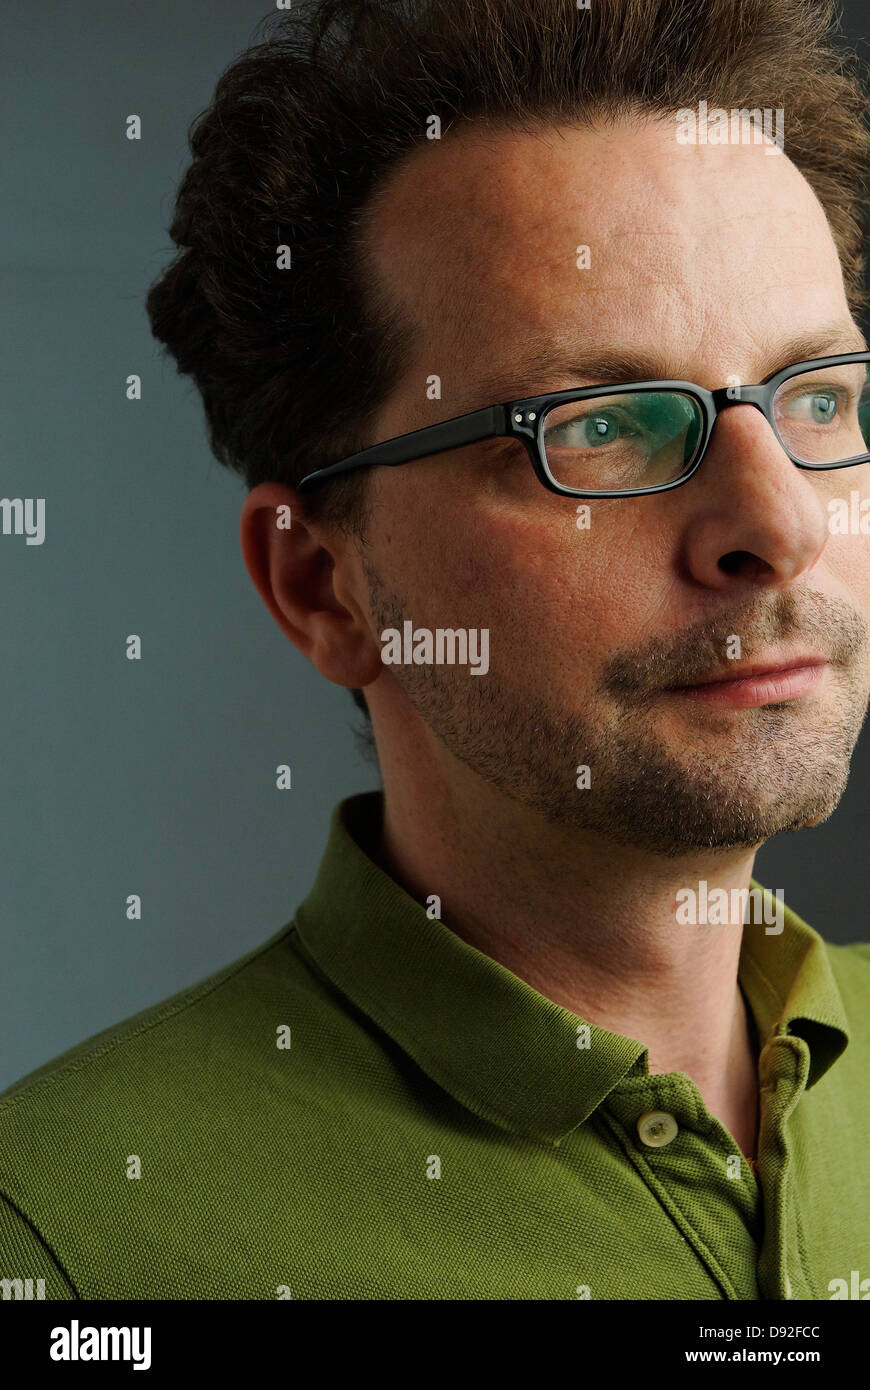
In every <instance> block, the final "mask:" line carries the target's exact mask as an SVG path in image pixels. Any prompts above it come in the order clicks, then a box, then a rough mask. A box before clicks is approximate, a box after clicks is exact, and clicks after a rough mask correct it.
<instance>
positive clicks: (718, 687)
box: [665, 654, 828, 709]
mask: <svg viewBox="0 0 870 1390" xmlns="http://www.w3.org/2000/svg"><path fill="white" fill-rule="evenodd" d="M827 666H828V663H827V661H826V660H825V659H824V657H821V656H817V655H815V654H808V655H804V656H798V657H793V658H791V659H787V660H781V661H778V662H776V661H774V662H770V661H769V662H757V663H755V664H754V665H750V664H747V665H743V666H741V665H737V666H732V667H731V669H730V670H729V671H728V672H727V674H726V673H725V672H717V673H715V674H714V675H712V676H705V677H704V679H703V680H700V681H698V682H696V683H695V684H694V685H675V686H669V687H667V688H666V690H665V693H666V694H668V695H676V696H682V697H683V698H684V699H688V700H695V701H698V702H700V703H702V704H709V705H730V706H732V707H733V708H735V709H749V708H751V707H753V706H758V705H773V704H780V703H782V702H783V701H785V700H797V699H799V698H800V696H802V695H807V694H809V693H810V691H812V690H814V689H815V688H816V687H817V686H818V685H819V684H820V682H821V680H822V678H823V676H824V674H825V670H826V668H827Z"/></svg>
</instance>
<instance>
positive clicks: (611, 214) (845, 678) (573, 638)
mask: <svg viewBox="0 0 870 1390" xmlns="http://www.w3.org/2000/svg"><path fill="white" fill-rule="evenodd" d="M675 128H676V123H675V122H674V121H662V122H656V123H653V124H649V125H647V126H645V127H643V128H636V127H634V126H630V125H619V126H615V127H611V128H610V129H608V130H606V131H589V130H579V129H572V128H568V127H560V128H558V129H552V130H548V131H545V132H543V133H542V134H540V135H531V134H527V133H522V132H519V133H516V132H512V131H508V130H506V129H504V128H501V129H498V128H494V127H490V128H488V129H487V130H486V131H477V132H472V131H470V130H468V129H466V130H464V131H462V132H461V133H460V134H459V135H457V136H456V137H452V138H449V139H448V140H446V141H445V142H444V144H443V145H438V144H435V143H433V144H432V145H427V146H425V147H424V148H422V149H420V150H417V151H415V152H414V154H413V155H412V156H411V157H410V158H409V159H408V160H406V161H405V163H404V164H403V165H402V166H401V167H400V168H399V169H398V170H397V171H396V172H395V173H394V175H393V178H392V180H391V183H390V186H389V188H388V190H387V194H386V197H385V198H384V200H383V201H382V203H381V204H380V206H379V207H378V209H377V212H376V213H375V215H374V216H373V218H372V221H371V224H370V229H369V231H370V245H371V247H372V249H373V252H374V255H375V263H376V265H377V267H378V272H379V275H380V278H381V280H382V282H383V285H384V286H385V287H386V290H387V293H388V295H389V297H390V298H391V299H392V300H393V301H394V302H395V303H396V304H398V305H399V306H400V307H401V309H402V311H403V312H404V314H406V315H408V316H409V317H410V318H411V320H412V321H413V322H414V323H415V324H416V325H417V327H418V332H419V340H418V347H417V350H416V354H415V356H414V359H413V360H410V361H408V363H407V367H406V370H405V372H404V376H403V380H402V383H401V385H400V387H399V389H398V390H397V391H396V392H395V394H394V395H393V397H392V398H391V400H390V401H389V403H388V404H387V405H386V407H385V408H384V409H383V410H382V412H381V413H380V415H379V417H378V419H377V421H376V425H375V430H374V433H373V435H372V439H373V441H374V440H378V439H385V438H388V437H390V436H392V435H395V434H401V433H403V432H404V431H407V430H412V429H416V428H418V427H420V426H422V425H425V424H430V423H434V422H435V421H436V420H439V419H446V418H448V417H450V416H453V415H458V414H461V413H463V412H464V411H467V410H473V409H476V408H478V407H481V406H486V405H491V404H493V403H495V402H498V401H506V400H509V399H510V398H511V397H520V396H526V395H532V394H535V393H538V392H544V391H550V390H553V391H555V390H561V389H564V388H567V387H570V386H578V385H585V384H592V383H596V382H602V381H604V382H606V381H608V380H613V377H612V376H611V375H608V373H607V371H606V370H605V371H603V372H601V371H595V370H594V369H593V370H591V371H586V372H578V371H572V370H570V368H569V367H567V366H565V365H558V364H557V359H558V358H560V357H561V358H566V359H567V360H568V361H570V360H571V358H572V354H573V356H574V359H575V360H576V359H578V358H579V357H580V355H581V354H582V355H583V356H584V357H588V355H589V354H590V353H592V354H593V355H595V356H596V357H600V359H601V360H602V361H605V360H606V359H607V358H610V357H612V356H613V355H614V354H615V353H620V354H626V353H630V354H631V355H632V356H633V357H636V358H638V359H643V361H641V362H639V368H641V369H639V370H638V371H637V373H636V374H635V379H640V378H641V377H646V378H657V377H661V378H665V377H670V378H679V379H682V380H688V381H694V382H697V383H698V384H700V385H701V386H704V387H707V388H708V389H711V390H712V389H715V388H717V387H720V386H723V385H727V384H729V383H732V384H734V383H743V384H752V383H756V382H759V381H761V380H762V379H763V378H764V377H766V376H768V375H770V374H771V373H772V372H774V371H775V370H777V369H778V368H779V367H782V366H785V365H788V364H789V363H790V362H792V361H794V360H799V359H800V358H801V357H808V356H812V355H822V354H823V353H834V352H848V351H850V350H856V349H861V348H862V347H863V346H864V344H863V341H862V339H861V337H860V334H859V333H858V331H857V329H856V328H855V327H854V325H853V324H852V321H851V319H850V314H849V310H848V307H847V302H846V298H845V294H844V289H843V283H842V277H841V272H840V267H839V263H838V259H837V254H836V250H835V247H834V243H833V240H832V238H831V235H830V231H829V229H828V225H827V222H826V220H825V217H824V213H823V211H822V209H821V207H820V205H819V203H818V202H817V200H816V198H815V196H814V194H813V193H812V191H811V189H810V187H809V185H808V184H807V183H806V181H805V180H804V179H803V178H802V176H801V175H800V174H799V173H798V171H797V170H796V168H795V167H794V166H793V165H792V164H791V162H790V161H789V160H788V159H787V158H786V156H785V155H784V154H782V153H781V152H778V153H774V154H770V153H767V152H766V149H765V147H764V146H761V145H757V146H756V145H730V146H711V145H694V146H691V145H688V146H687V145H680V144H678V143H677V141H676V138H675ZM584 245H585V246H588V247H589V248H590V253H591V265H590V266H589V268H588V269H581V268H578V248H579V247H580V246H584ZM837 325H839V330H838V329H837ZM800 336H806V337H807V338H808V339H809V338H812V337H818V339H819V341H818V345H817V347H816V348H815V349H814V350H812V351H805V352H801V351H798V352H797V353H795V352H794V351H792V352H791V353H790V352H789V347H788V344H789V343H790V342H791V341H793V340H794V339H795V338H797V337H800ZM533 354H534V355H535V356H536V357H538V358H539V359H541V358H542V355H544V356H546V355H548V354H552V359H553V364H554V365H553V366H551V367H548V366H547V365H546V362H545V361H543V360H539V362H538V363H537V365H536V366H535V367H534V368H533V369H531V370H530V369H529V367H528V365H527V364H528V361H529V359H530V357H531V356H532V355H533ZM433 376H437V377H439V378H440V382H441V398H440V400H437V401H434V402H433V401H432V400H430V399H428V398H427V386H428V384H429V381H430V379H431V378H432V377H433ZM370 486H371V489H372V498H373V502H374V506H373V508H372V521H371V525H370V529H369V534H368V537H367V549H366V552H365V557H364V558H365V569H366V574H367V576H368V579H369V583H370V587H371V612H372V620H373V623H374V624H375V626H376V628H377V631H378V634H380V633H381V632H382V631H383V630H384V629H385V628H387V627H398V628H399V629H401V626H402V623H403V621H405V620H406V619H410V620H411V621H412V622H413V624H414V626H415V627H425V628H429V629H431V630H434V629H436V628H439V627H442V628H444V627H449V628H466V629H471V628H478V629H479V628H487V629H489V634H490V635H489V644H490V656H489V662H490V664H489V671H488V673H487V674H486V675H482V676H473V675H471V674H470V671H469V668H468V667H467V666H466V667H460V666H448V665H441V666H428V667H427V666H389V667H385V669H384V674H383V676H382V677H381V678H380V679H381V680H385V681H396V682H398V683H399V685H400V686H401V688H402V691H403V693H404V697H405V698H406V699H407V701H408V709H407V711H406V713H407V717H408V718H410V719H411V720H412V721H413V720H419V721H421V723H420V727H419V731H418V732H419V736H420V737H421V738H422V739H429V740H431V741H430V747H431V748H433V749H435V750H437V756H439V757H440V758H441V760H442V761H443V764H444V766H445V769H446V775H447V776H449V775H450V773H449V768H450V766H451V765H452V759H453V758H457V759H459V761H460V763H462V764H464V765H465V766H466V767H467V768H471V769H472V771H473V772H474V773H476V774H478V775H479V776H481V777H483V778H484V779H485V780H486V781H487V782H488V783H490V784H492V785H494V786H496V787H498V788H500V789H501V790H502V791H503V792H505V793H506V794H508V795H509V796H511V797H513V798H515V799H517V800H519V801H520V802H522V803H524V804H526V805H527V806H529V807H532V808H535V809H536V810H537V811H538V812H539V813H541V814H542V815H543V816H544V817H545V818H547V819H548V820H555V821H559V822H561V823H562V824H563V825H566V826H572V825H573V826H576V827H578V828H586V829H591V830H597V831H600V832H602V833H604V834H605V835H607V836H609V837H611V838H613V839H616V840H619V841H621V842H624V843H629V844H634V845H639V846H641V847H645V848H648V849H653V850H656V851H658V852H660V853H664V854H677V853H680V852H682V850H684V849H686V848H688V847H696V846H697V847H699V846H705V845H709V846H727V845H757V844H760V843H762V842H763V841H764V840H765V839H767V838H769V836H770V835H772V834H775V833H776V832H777V831H779V830H782V829H787V828H796V827H797V826H800V825H808V824H813V823H816V822H817V821H819V820H821V819H823V818H824V817H825V816H827V815H828V814H830V812H831V810H832V809H833V808H834V806H835V805H836V803H837V801H838V799H839V797H840V795H841V794H842V791H843V788H844V786H845V782H846V777H847V772H848V761H849V756H850V754H851V751H852V748H853V747H854V743H855V740H856V739H857V736H858V732H859V729H860V726H861V722H862V720H863V717H864V714H865V712H866V708H867V700H868V690H870V644H868V640H867V633H868V619H870V546H868V537H867V535H863V536H862V535H861V534H849V535H834V534H830V532H829V515H830V513H829V510H828V502H829V500H830V499H832V498H835V497H836V498H844V499H847V500H848V499H849V497H850V493H852V492H855V491H858V492H859V493H860V497H861V498H862V499H863V498H864V497H867V496H870V465H866V464H865V465H861V466H858V467H855V468H849V469H842V470H833V471H829V472H822V473H815V474H813V473H809V472H807V471H804V470H801V469H798V468H797V467H795V465H794V464H792V463H791V462H790V461H789V459H788V458H787V456H786V455H785V453H784V452H783V450H782V448H781V447H780V445H779V444H778V442H777V440H776V438H775V436H774V435H773V432H772V431H771V429H770V426H769V425H768V424H767V422H766V421H765V419H764V418H763V416H762V415H761V414H760V412H758V411H757V410H755V409H754V408H753V407H751V406H749V405H742V406H735V407H733V408H730V409H728V410H727V411H725V412H724V413H723V414H722V415H721V416H720V418H719V419H718V421H717V423H716V426H715V430H714V434H713V438H712V440H711V443H710V447H709V450H708V453H707V456H706V458H705V459H704V462H703V464H702V465H701V468H700V470H699V471H698V472H697V473H696V474H695V476H694V477H693V478H692V479H690V481H689V482H688V483H687V484H685V485H684V486H683V487H681V488H678V489H675V490H674V491H671V492H665V493H661V494H659V495H651V496H645V497H640V498H623V499H604V500H592V501H590V502H589V503H588V504H587V505H588V506H589V508H590V524H589V527H588V529H579V528H578V525H577V521H578V513H577V506H578V503H577V501H576V500H574V499H571V498H567V497H560V496H557V495H555V494H553V493H550V492H548V491H547V490H546V489H544V488H543V487H542V486H541V484H540V483H539V482H538V481H537V479H536V478H535V476H534V474H533V472H532V468H531V464H530V462H529V459H528V456H527V454H526V451H525V449H524V447H523V446H522V445H521V444H520V443H519V442H518V441H510V440H499V441H490V442H489V443H488V444H482V445H475V446H471V447H469V448H466V449H462V450H456V451H453V452H451V453H445V454H441V455H438V456H435V457H433V458H430V459H428V460H425V461H421V462H419V463H412V464H408V465H405V466H403V467H402V468H397V469H387V468H384V469H376V470H374V472H373V473H372V475H371V478H370ZM734 637H737V638H739V641H740V648H739V652H740V655H739V660H737V661H735V667H736V666H737V665H745V664H746V663H750V662H759V663H761V662H764V663H771V662H775V661H777V660H778V659H780V658H782V659H783V661H786V660H787V659H791V658H793V657H795V656H798V655H803V654H805V653H816V654H818V655H819V656H821V657H824V658H827V659H828V661H829V663H830V664H829V665H828V666H827V667H826V668H825V669H824V672H823V674H822V678H821V680H819V681H818V682H817V683H816V684H815V686H814V687H813V688H812V689H811V690H810V691H808V692H807V693H805V694H804V695H802V696H800V697H799V698H795V699H791V700H785V701H783V700H782V699H780V700H779V701H778V702H777V701H774V702H768V703H765V704H755V705H749V706H748V707H747V706H743V707H741V706H739V705H737V704H735V703H718V704H711V703H709V702H701V701H698V700H696V699H693V698H690V697H688V696H687V695H685V694H680V693H678V692H675V691H674V690H673V689H669V688H668V687H673V686H676V685H680V684H682V685H685V684H687V683H692V682H697V681H700V680H703V679H704V678H705V677H708V676H710V675H711V674H713V673H714V672H718V671H720V670H722V669H723V668H727V667H728V665H729V653H732V654H733V653H734V651H735V650H738V649H737V648H735V644H734V643H733V641H731V643H730V645H729V639H733V638H734ZM433 735H434V739H433V738H432V736H433ZM580 765H586V766H588V767H589V769H590V776H591V785H590V786H589V787H588V788H578V786H577V768H578V767H579V766H580Z"/></svg>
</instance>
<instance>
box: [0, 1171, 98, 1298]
mask: <svg viewBox="0 0 870 1390" xmlns="http://www.w3.org/2000/svg"><path fill="white" fill-rule="evenodd" d="M26 1280H30V1281H31V1283H30V1284H29V1285H28V1284H27V1283H26V1282H25V1281H26ZM28 1297H29V1298H32V1299H34V1300H35V1299H41V1298H45V1299H69V1298H78V1297H79V1295H78V1292H77V1291H76V1288H75V1286H74V1284H73V1283H72V1281H71V1279H70V1278H69V1276H68V1275H67V1274H66V1273H65V1272H64V1270H63V1269H62V1268H61V1266H60V1264H59V1263H58V1261H57V1260H56V1259H55V1257H54V1255H53V1254H52V1252H51V1250H50V1249H49V1247H48V1246H47V1245H46V1244H45V1242H44V1240H42V1238H41V1237H40V1236H39V1235H38V1234H37V1232H36V1231H35V1230H34V1228H33V1227H32V1226H31V1225H30V1223H29V1222H28V1221H27V1220H26V1219H25V1218H24V1217H23V1216H22V1215H21V1214H20V1212H19V1211H18V1210H17V1208H16V1207H14V1206H13V1205H12V1203H11V1202H10V1201H9V1200H8V1199H7V1198H6V1197H4V1196H3V1194H2V1193H0V1299H21V1298H28Z"/></svg>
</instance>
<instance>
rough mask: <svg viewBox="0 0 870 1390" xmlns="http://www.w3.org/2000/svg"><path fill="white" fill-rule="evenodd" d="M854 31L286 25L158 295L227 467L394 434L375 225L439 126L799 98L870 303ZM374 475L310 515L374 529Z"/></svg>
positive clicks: (266, 473) (193, 138)
mask: <svg viewBox="0 0 870 1390" xmlns="http://www.w3.org/2000/svg"><path fill="white" fill-rule="evenodd" d="M835 18H836V14H835V8H834V5H833V3H831V0H591V3H590V7H589V8H588V9H581V8H578V7H577V6H576V5H575V4H574V3H573V0H299V3H295V4H294V5H293V8H292V9H291V10H290V11H288V12H286V13H285V12H280V13H276V14H274V15H271V16H269V17H268V18H267V19H266V20H265V21H264V23H263V26H262V38H263V41H262V42H259V43H257V44H255V45H254V46H253V47H251V48H249V49H248V50H247V51H246V52H245V53H244V54H243V55H242V56H241V57H240V58H239V59H238V60H237V61H235V62H234V63H232V65H231V66H230V67H228V68H227V70H226V71H225V72H224V73H223V75H222V76H221V78H220V80H219V82H218V84H217V87H216V89H215V94H214V99H213V101H212V103H211V105H210V106H209V107H208V108H207V110H205V111H204V112H203V113H201V114H200V116H199V117H197V118H196V120H195V121H194V123H193V125H192V127H191V132H190V145H191V150H192V153H193V160H192V163H191V165H190V167H189V169H188V170H187V172H186V174H185V176H184V178H183V180H182V183H181V185H180V188H179V190H178V195H177V200H176V204H175V212H174V217H173V220H172V224H171V227H170V235H171V236H172V240H173V241H174V242H175V244H176V245H177V246H178V247H179V252H178V254H177V255H176V257H175V259H174V260H173V262H172V264H171V265H170V266H169V267H168V269H167V270H166V271H165V272H164V273H163V274H162V275H161V276H160V278H159V279H158V280H157V281H156V282H155V283H154V285H153V286H152V288H151V289H150V292H149V294H148V298H147V310H148V315H149V319H150V323H151V329H152V332H153V333H154V336H155V337H156V338H157V339H158V340H159V341H160V342H161V343H162V344H164V346H165V348H166V349H167V350H168V352H169V353H171V354H172V356H173V357H174V358H175V360H176V363H177V365H178V370H179V372H182V373H185V374H188V375H190V376H191V377H192V378H193V380H194V382H195V383H196V386H197V388H198V389H199V392H200V394H201V396H202V399H203V404H204V407H205V414H206V420H207V424H208V431H209V441H210V445H211V448H212V450H213V452H214V454H215V456H216V457H217V458H218V459H219V460H220V462H221V463H223V464H226V465H227V466H228V467H230V468H233V469H235V470H236V471H237V472H239V473H240V474H241V475H242V476H243V477H244V479H245V481H246V483H247V485H248V487H254V486H256V484H258V483H260V482H263V481H278V482H282V483H285V484H288V485H290V486H292V485H293V484H294V483H296V482H298V480H299V479H300V478H301V477H302V476H303V474H305V473H308V472H310V471H311V470H312V469H314V468H317V467H319V466H321V465H323V464H326V463H329V462H331V461H333V460H335V459H338V458H340V457H342V455H344V454H348V453H352V452H354V451H355V450H357V449H361V448H364V447H365V446H366V444H369V443H372V442H373V441H372V439H371V438H370V437H369V433H368V431H369V428H370V423H371V420H372V418H373V416H374V414H375V412H376V411H377V410H378V409H379V407H380V406H381V404H382V403H383V402H384V401H385V400H386V399H387V398H388V397H389V395H390V393H391V391H392V389H393V388H394V386H395V384H396V383H397V381H398V379H399V376H400V373H401V369H402V362H403V360H404V359H405V354H406V350H407V348H408V345H409V343H410V342H411V340H412V336H413V331H414V330H413V328H412V326H411V325H410V324H408V323H406V322H404V321H400V320H399V318H398V317H397V315H396V313H395V311H394V310H393V309H392V308H391V307H390V306H389V305H388V303H387V302H386V299H385V297H384V295H383V293H382V292H381V291H379V289H378V286H377V285H376V283H375V281H374V278H373V276H371V275H368V274H367V273H366V258H365V240H364V223H363V221H362V214H363V211H364V209H365V207H366V204H367V203H368V200H369V199H370V198H371V197H372V194H373V193H374V192H375V190H376V189H377V188H378V186H379V185H380V183H381V181H382V180H383V178H384V175H385V174H386V172H387V171H388V170H389V169H390V167H391V166H393V165H395V164H396V162H397V161H399V160H401V159H402V157H403V156H404V155H406V154H407V153H408V152H409V151H410V150H411V149H412V148H413V147H414V146H416V145H418V144H420V143H421V142H422V141H424V140H425V139H426V130H427V121H428V120H429V118H430V117H431V116H433V115H436V116H438V117H439V118H440V120H441V123H442V134H443V136H444V137H445V138H449V131H450V129H451V128H452V127H455V126H457V125H458V124H460V123H461V122H463V121H466V120H469V119H473V118H482V117H485V118H488V119H495V120H504V121H506V122H509V123H512V124H515V125H521V126H528V125H530V124H534V123H536V122H540V121H547V122H553V123H564V124H569V123H574V124H577V123H581V122H588V121H592V120H600V119H605V120H606V119H619V118H620V117H628V118H631V117H634V116H636V115H638V114H640V115H643V114H645V113H646V114H649V115H651V116H655V115H668V114H671V113H673V112H675V111H677V110H679V109H680V108H685V107H696V106H697V104H698V102H699V101H700V100H701V99H705V100H706V101H707V102H708V104H709V106H710V107H713V106H721V107H725V108H727V109H731V108H734V107H737V108H750V109H753V108H761V109H763V108H765V107H767V108H773V109H776V108H779V107H782V108H783V109H784V112H785V152H786V154H787V155H788V156H789V157H790V158H791V160H792V161H793V162H794V164H796V166H797V167H798V169H800V170H801V172H802V173H803V174H804V175H805V177H806V178H807V180H808V181H809V183H810V184H811V185H812V187H813V188H814V190H815V191H816V193H817V195H818V197H819V199H820V201H821V203H822V205H823V207H824V209H825V212H826V213H827V216H828V221H829V223H830V226H831V230H832V233H833V236H834V239H835V242H836V245H837V250H838V252H839V256H840V262H841V264H842V268H843V275H844V280H845V284H846V291H847V295H848V298H849V303H850V307H851V308H852V311H853V313H854V312H857V311H858V310H859V309H861V308H862V307H863V306H864V304H865V297H864V294H863V291H862V264H861V259H862V230H863V229H862V220H863V219H862V213H863V185H864V179H865V174H866V162H867V153H868V131H867V126H866V117H865V102H864V97H863V93H862V89H861V83H860V80H859V76H858V71H857V63H856V60H855V59H854V57H853V56H852V55H851V54H847V53H845V52H844V51H843V50H842V49H840V48H838V47H837V46H835V42H834V41H833V39H832V34H833V29H834V24H835ZM280 246H287V247H289V248H290V254H291V268H290V269H279V268H278V265H277V256H278V248H279V247H280ZM366 477H367V475H366V473H365V472H362V473H361V474H355V475H354V474H352V475H350V476H349V477H348V478H347V479H345V480H339V481H336V482H333V483H330V484H328V485H327V486H325V487H324V488H323V489H322V491H318V492H315V493H312V494H309V496H308V497H307V498H306V511H308V513H309V515H311V516H315V515H316V516H318V517H319V518H320V519H321V520H325V521H328V522H330V523H331V524H334V525H336V526H340V527H342V528H344V529H347V530H349V531H350V532H353V533H356V534H358V535H360V536H362V534H363V533H364V522H365V491H366ZM353 695H354V699H355V700H356V702H357V704H358V705H359V707H360V708H361V709H363V710H365V708H366V706H365V702H364V699H363V697H362V695H361V693H360V692H359V691H354V692H353Z"/></svg>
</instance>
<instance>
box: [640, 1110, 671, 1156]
mask: <svg viewBox="0 0 870 1390" xmlns="http://www.w3.org/2000/svg"><path fill="white" fill-rule="evenodd" d="M678 1131H679V1125H678V1124H677V1122H676V1120H675V1119H674V1117H673V1115H669V1114H668V1112H667V1110H647V1111H645V1112H644V1114H643V1115H641V1116H640V1119H639V1120H638V1122H637V1132H638V1134H639V1135H640V1137H641V1142H642V1143H644V1144H647V1145H648V1146H649V1147H650V1148H651V1149H660V1148H662V1146H663V1145H664V1144H670V1142H671V1140H672V1139H674V1138H675V1137H676V1135H677V1133H678Z"/></svg>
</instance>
